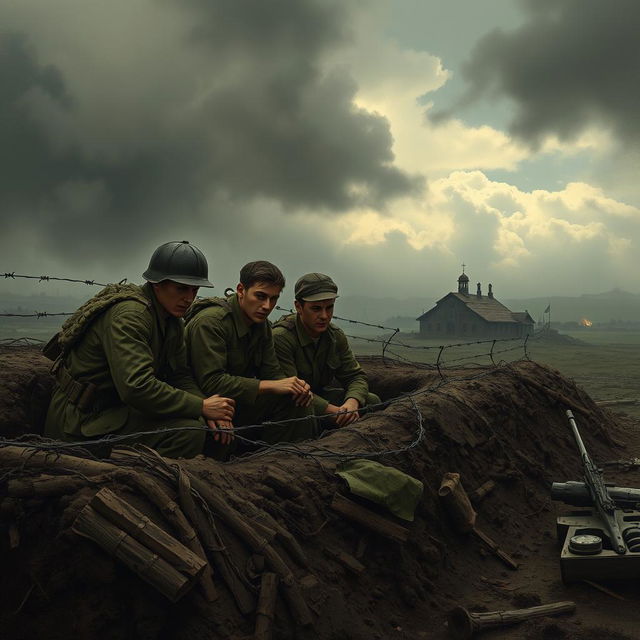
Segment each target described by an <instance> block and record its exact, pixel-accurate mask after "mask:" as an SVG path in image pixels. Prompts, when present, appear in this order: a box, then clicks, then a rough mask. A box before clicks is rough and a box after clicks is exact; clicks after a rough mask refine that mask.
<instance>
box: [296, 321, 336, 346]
mask: <svg viewBox="0 0 640 640" xmlns="http://www.w3.org/2000/svg"><path fill="white" fill-rule="evenodd" d="M296 332H297V333H298V340H299V341H300V344H301V345H302V346H303V347H306V346H308V345H310V344H314V345H319V344H321V343H322V342H324V341H325V340H333V336H332V335H331V324H329V328H328V329H327V330H326V331H325V332H324V333H321V334H320V337H319V338H318V340H316V341H314V339H313V338H312V337H311V336H310V335H309V334H308V333H307V330H306V329H305V328H304V325H303V324H302V320H300V314H299V313H296Z"/></svg>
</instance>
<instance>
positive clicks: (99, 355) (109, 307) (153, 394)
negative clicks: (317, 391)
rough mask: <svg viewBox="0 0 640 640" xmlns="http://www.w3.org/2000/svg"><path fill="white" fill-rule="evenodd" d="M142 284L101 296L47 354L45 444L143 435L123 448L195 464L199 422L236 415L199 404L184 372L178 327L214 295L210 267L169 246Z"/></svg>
mask: <svg viewBox="0 0 640 640" xmlns="http://www.w3.org/2000/svg"><path fill="white" fill-rule="evenodd" d="M143 278H144V279H145V280H146V281H147V283H146V284H144V285H143V286H138V285H133V284H128V285H109V286H107V287H105V289H103V290H102V291H101V292H100V293H98V294H97V295H96V296H94V297H93V298H91V299H90V300H88V301H87V302H86V303H84V304H83V305H82V306H81V307H80V309H78V311H76V313H75V314H74V315H73V316H71V317H70V318H69V320H67V321H66V322H65V323H64V325H63V327H62V330H61V331H60V332H59V333H58V334H57V335H56V336H54V338H53V339H52V340H51V341H50V342H49V344H48V345H47V348H46V350H45V355H47V356H48V357H50V358H51V359H55V364H54V365H53V368H52V371H53V372H54V375H55V378H56V382H57V384H56V386H55V388H54V391H53V396H52V398H51V404H50V406H49V411H48V414H47V420H46V425H45V434H46V435H47V436H49V437H51V438H57V439H60V440H65V441H74V440H82V439H95V438H97V437H98V438H99V437H100V436H104V435H106V434H114V435H123V434H140V435H136V436H135V437H132V438H131V439H126V440H125V441H124V444H132V443H134V442H140V443H144V444H146V445H148V446H150V447H153V448H154V449H157V451H158V452H159V453H161V454H162V455H165V456H169V457H172V458H176V457H179V456H182V457H193V456H195V455H197V454H198V453H201V452H202V450H203V445H204V442H205V435H206V429H205V428H204V424H203V422H202V420H201V418H204V419H206V420H207V421H208V424H209V426H210V427H212V428H213V426H214V423H213V421H215V420H231V419H232V417H233V412H234V402H233V400H230V399H228V398H222V397H219V396H213V395H212V396H211V397H208V398H205V397H204V394H203V393H202V392H201V390H200V389H199V388H198V386H197V385H196V383H195V381H194V380H193V378H192V377H191V374H190V372H189V369H188V367H187V361H186V351H185V345H184V328H183V323H182V320H181V318H182V316H183V315H184V314H185V312H186V311H187V309H188V308H189V305H190V304H191V303H192V302H193V300H194V298H195V295H196V293H197V291H198V288H199V287H212V286H213V285H212V284H211V283H210V282H209V280H208V266H207V261H206V259H205V257H204V255H203V254H202V252H201V251H200V250H199V249H197V248H196V247H194V246H193V245H190V244H189V243H188V242H187V241H186V240H185V241H182V242H167V243H166V244H163V245H161V246H160V247H158V248H157V249H156V250H155V252H154V253H153V255H152V256H151V260H150V262H149V268H148V269H147V270H146V271H145V272H144V274H143ZM182 428H184V429H182ZM147 431H158V433H151V434H146V433H145V434H142V433H141V432H147ZM224 435H225V438H226V437H227V436H226V434H224ZM214 437H215V438H220V437H221V436H220V434H218V433H216V435H215V436H214Z"/></svg>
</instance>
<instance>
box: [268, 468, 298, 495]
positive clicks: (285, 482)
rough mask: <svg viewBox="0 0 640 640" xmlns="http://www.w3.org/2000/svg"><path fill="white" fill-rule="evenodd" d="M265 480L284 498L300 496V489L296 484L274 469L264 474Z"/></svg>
mask: <svg viewBox="0 0 640 640" xmlns="http://www.w3.org/2000/svg"><path fill="white" fill-rule="evenodd" d="M263 480H264V482H265V484H267V485H269V486H270V487H271V488H272V489H274V490H275V492H276V493H277V494H279V495H281V496H282V497H283V498H299V497H300V489H298V487H296V486H295V484H292V483H291V481H290V479H289V478H285V477H283V476H282V475H280V474H278V473H276V472H275V471H273V470H270V471H267V472H266V473H265V474H264V476H263Z"/></svg>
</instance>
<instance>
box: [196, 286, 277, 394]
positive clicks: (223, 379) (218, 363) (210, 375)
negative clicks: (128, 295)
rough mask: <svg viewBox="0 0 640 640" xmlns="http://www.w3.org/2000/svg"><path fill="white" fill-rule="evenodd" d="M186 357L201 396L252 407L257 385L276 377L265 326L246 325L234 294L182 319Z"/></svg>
mask: <svg viewBox="0 0 640 640" xmlns="http://www.w3.org/2000/svg"><path fill="white" fill-rule="evenodd" d="M186 341H187V355H188V360H189V364H190V366H191V370H192V371H193V375H194V377H195V379H196V381H197V383H198V385H200V387H201V388H202V390H203V391H204V392H205V393H206V394H207V395H213V394H215V393H218V394H220V395H221V396H223V397H225V398H233V399H234V400H237V401H239V402H242V403H247V404H253V403H254V402H255V401H256V398H257V397H258V387H259V385H260V380H280V379H282V378H284V377H285V376H284V375H283V374H282V370H281V369H280V365H279V364H278V358H277V357H276V352H275V349H274V346H273V336H272V334H271V325H270V324H269V322H268V321H265V322H260V323H255V324H252V325H247V323H246V322H245V321H244V319H243V315H242V311H241V309H240V305H239V303H238V298H237V296H236V294H235V293H234V294H233V295H231V296H229V297H228V298H226V299H224V298H205V299H203V300H198V301H197V302H195V303H194V304H193V305H192V307H191V309H190V310H189V313H188V314H187V326H186Z"/></svg>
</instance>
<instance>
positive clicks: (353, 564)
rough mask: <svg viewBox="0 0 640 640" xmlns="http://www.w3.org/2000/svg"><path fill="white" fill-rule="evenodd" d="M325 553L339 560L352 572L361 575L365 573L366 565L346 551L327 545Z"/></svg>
mask: <svg viewBox="0 0 640 640" xmlns="http://www.w3.org/2000/svg"><path fill="white" fill-rule="evenodd" d="M323 551H324V553H325V555H327V556H329V557H330V558H333V559H334V560H337V561H338V562H339V563H340V564H341V565H342V566H343V567H345V568H346V569H348V570H349V571H351V573H353V574H355V575H357V576H359V575H360V574H361V573H364V570H365V566H364V565H363V564H362V563H361V562H360V561H358V560H356V559H355V558H354V557H353V556H352V555H350V554H348V553H347V552H346V551H342V550H338V549H333V548H332V547H325V548H324V549H323Z"/></svg>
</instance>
